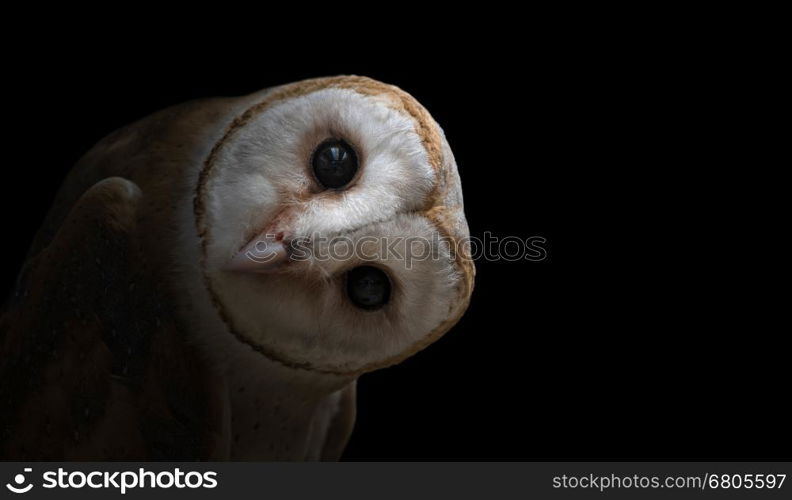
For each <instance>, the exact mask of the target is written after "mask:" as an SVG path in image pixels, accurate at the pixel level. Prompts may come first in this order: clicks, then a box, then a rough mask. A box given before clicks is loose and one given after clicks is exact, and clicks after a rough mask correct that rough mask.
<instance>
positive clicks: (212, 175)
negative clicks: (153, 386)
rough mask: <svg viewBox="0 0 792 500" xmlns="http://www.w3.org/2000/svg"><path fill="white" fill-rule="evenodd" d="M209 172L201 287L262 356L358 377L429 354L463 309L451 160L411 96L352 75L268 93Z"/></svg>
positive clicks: (468, 276)
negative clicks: (422, 351) (428, 348)
mask: <svg viewBox="0 0 792 500" xmlns="http://www.w3.org/2000/svg"><path fill="white" fill-rule="evenodd" d="M201 168H202V170H201V172H200V175H199V178H198V188H197V191H196V194H195V199H194V215H195V221H196V226H197V227H196V228H197V232H198V237H199V242H200V247H201V252H200V258H201V260H202V263H201V264H202V265H201V267H200V268H201V270H202V272H203V280H204V283H205V285H206V288H207V290H208V291H209V293H210V295H211V298H212V303H213V306H214V307H215V308H216V309H217V312H218V314H219V315H220V317H221V318H222V320H223V321H224V322H225V324H226V325H227V327H228V329H229V330H230V331H231V332H232V333H233V335H234V336H236V338H237V339H238V340H239V341H240V342H243V343H245V344H247V345H248V346H250V347H252V348H253V349H254V350H256V351H258V352H259V353H261V354H262V355H263V356H266V357H268V358H270V359H272V360H274V361H277V362H279V363H281V364H284V365H287V366H290V367H294V368H299V369H305V370H312V371H316V372H322V373H332V374H339V375H344V374H359V373H363V372H366V371H370V370H373V369H376V368H379V367H383V366H388V365H391V364H394V363H397V362H399V361H401V360H402V359H404V358H406V357H408V356H410V355H411V354H413V353H415V352H416V351H418V350H420V349H422V348H424V347H425V346H427V345H428V344H430V343H431V342H433V341H434V340H436V339H437V338H439V337H440V336H441V335H442V334H444V333H445V332H446V331H447V330H448V329H449V328H451V326H452V325H453V324H455V323H456V321H457V320H458V319H459V318H460V316H461V315H462V313H463V312H464V310H465V308H466V307H467V304H468V301H469V298H470V294H471V291H472V287H473V277H474V267H473V264H472V262H471V260H470V258H469V257H468V254H467V252H466V247H467V245H466V240H467V238H468V228H467V222H466V221H465V216H464V213H463V203H462V191H461V186H460V180H459V176H458V173H457V167H456V163H455V161H454V157H453V155H452V153H451V150H450V148H449V146H448V144H447V142H446V139H445V136H444V134H443V131H442V130H441V128H440V127H439V126H438V125H437V123H435V121H434V120H433V119H432V117H431V116H430V115H429V113H428V112H427V111H426V110H425V109H424V108H423V107H422V106H421V105H420V104H419V103H418V102H417V101H416V100H415V99H414V98H413V97H411V96H410V95H409V94H407V93H405V92H404V91H402V90H400V89H398V88H396V87H393V86H391V85H386V84H383V83H380V82H377V81H374V80H371V79H368V78H362V77H347V76H345V77H334V78H321V79H314V80H306V81H302V82H298V83H294V84H290V85H286V86H282V87H276V88H273V89H271V90H269V91H266V92H265V93H263V94H261V95H260V98H258V99H256V101H255V102H254V103H253V104H252V105H251V106H249V107H247V108H246V109H245V110H243V111H242V112H241V113H240V114H239V115H238V116H237V117H236V118H235V119H234V120H233V122H232V123H231V124H230V125H229V127H228V128H227V129H226V130H225V132H224V134H222V137H221V138H220V139H219V141H217V142H216V144H214V146H213V147H212V148H211V151H210V153H209V155H208V157H207V158H206V160H205V162H204V163H203V165H202V166H201Z"/></svg>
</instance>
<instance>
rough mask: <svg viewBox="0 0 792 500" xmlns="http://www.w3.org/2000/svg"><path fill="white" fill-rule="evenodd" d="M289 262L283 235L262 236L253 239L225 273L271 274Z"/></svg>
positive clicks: (231, 262)
mask: <svg viewBox="0 0 792 500" xmlns="http://www.w3.org/2000/svg"><path fill="white" fill-rule="evenodd" d="M288 260H289V251H288V246H287V244H285V243H284V242H283V233H280V234H278V235H273V234H262V235H259V236H256V237H255V238H253V240H252V241H251V242H250V243H248V244H247V245H245V247H244V248H243V249H242V250H240V251H239V253H237V254H236V255H235V256H234V258H233V259H231V261H230V262H229V263H228V265H227V266H226V267H225V270H226V271H240V272H247V273H267V272H271V271H273V270H275V269H277V268H279V267H281V266H282V265H283V264H285V263H286V262H287V261H288Z"/></svg>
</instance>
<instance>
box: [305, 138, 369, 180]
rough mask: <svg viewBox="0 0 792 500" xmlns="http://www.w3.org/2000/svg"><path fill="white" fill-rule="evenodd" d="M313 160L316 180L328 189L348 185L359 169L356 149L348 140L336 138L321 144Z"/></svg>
mask: <svg viewBox="0 0 792 500" xmlns="http://www.w3.org/2000/svg"><path fill="white" fill-rule="evenodd" d="M311 162H312V164H313V170H314V175H315V176H316V180H318V181H319V183H320V184H321V185H322V186H324V187H325V188H328V189H338V188H341V187H344V186H346V185H347V184H349V181H351V180H352V178H353V177H355V173H356V172H357V169H358V159H357V155H356V154H355V150H353V149H352V148H351V147H350V146H349V144H347V143H346V142H344V141H341V140H336V139H331V140H328V141H325V142H323V143H322V144H320V145H319V147H318V148H316V151H314V154H313V158H312V159H311Z"/></svg>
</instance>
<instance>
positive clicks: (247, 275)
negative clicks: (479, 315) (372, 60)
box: [0, 76, 474, 460]
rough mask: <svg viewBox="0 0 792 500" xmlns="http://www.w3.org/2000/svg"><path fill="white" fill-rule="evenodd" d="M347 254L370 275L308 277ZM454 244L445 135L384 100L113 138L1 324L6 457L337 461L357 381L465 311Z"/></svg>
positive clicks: (208, 116) (281, 97)
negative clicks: (416, 242) (409, 256)
mask: <svg viewBox="0 0 792 500" xmlns="http://www.w3.org/2000/svg"><path fill="white" fill-rule="evenodd" d="M317 236H318V237H317ZM340 237H343V239H345V241H346V242H347V244H352V245H354V246H359V247H360V248H359V250H366V251H365V252H363V251H361V252H360V254H364V255H358V253H357V252H353V253H352V254H351V255H347V254H345V255H343V256H339V255H336V254H332V255H329V256H327V255H324V256H323V258H321V259H320V258H318V257H317V255H318V253H317V252H316V250H317V249H321V248H325V249H327V248H329V247H328V245H329V243H326V242H327V241H330V240H332V239H333V238H336V240H338V239H340ZM467 237H468V228H467V223H466V220H465V216H464V213H463V203H462V192H461V186H460V180H459V176H458V173H457V168H456V163H455V160H454V157H453V155H452V153H451V150H450V148H449V145H448V143H447V141H446V139H445V136H444V134H443V131H442V130H441V128H440V127H439V126H438V125H437V124H436V123H435V121H434V120H433V119H432V117H431V116H430V115H429V113H428V112H427V111H426V110H425V109H424V108H423V107H422V106H421V105H420V104H419V103H418V102H417V101H416V100H415V99H414V98H413V97H411V96H410V95H409V94H407V93H406V92H404V91H402V90H400V89H398V88H397V87H394V86H391V85H386V84H383V83H380V82H378V81H375V80H371V79H368V78H365V77H357V76H341V77H330V78H319V79H312V80H305V81H301V82H297V83H292V84H288V85H283V86H279V87H274V88H270V89H266V90H263V91H261V92H257V93H254V94H252V95H248V96H244V97H238V98H217V99H207V100H199V101H194V102H189V103H186V104H182V105H179V106H176V107H172V108H169V109H166V110H164V111H161V112H158V113H155V114H154V115H151V116H149V117H147V118H144V119H142V120H140V121H138V122H136V123H133V124H131V125H129V126H127V127H125V128H122V129H120V130H118V131H116V132H114V133H112V134H111V135H109V136H108V137H106V138H104V139H103V140H102V141H100V142H99V143H98V144H97V145H96V146H95V147H94V148H93V149H92V150H91V151H89V152H88V153H87V154H86V155H85V156H84V157H83V158H81V160H80V161H79V162H78V164H77V165H76V167H75V168H74V169H73V170H72V172H71V173H70V174H69V175H68V177H67V179H66V181H65V182H64V185H63V187H62V188H61V190H60V192H59V193H58V195H57V198H56V200H55V202H54V205H53V208H52V210H51V212H50V214H49V215H48V217H47V219H46V221H45V223H44V225H43V227H42V228H41V230H40V231H39V233H38V235H37V236H36V238H35V240H34V242H33V245H32V248H31V250H30V253H29V255H28V259H27V261H26V264H25V266H24V268H23V270H22V272H21V274H20V278H19V281H18V284H17V287H16V290H15V293H14V296H13V297H11V298H10V300H9V301H8V303H7V304H6V306H5V308H4V312H3V315H2V318H1V319H0V334H1V335H2V346H1V351H0V354H1V356H2V358H1V359H0V377H2V378H1V380H2V381H1V382H0V424H2V428H1V429H2V431H1V432H2V434H0V450H1V451H0V457H2V458H4V459H16V460H27V459H50V460H59V459H92V460H105V459H127V460H141V459H173V460H176V459H180V460H195V459H211V460H227V459H230V460H335V459H338V458H339V457H340V455H341V453H342V451H343V450H344V447H345V445H346V442H347V440H348V438H349V436H350V433H351V431H352V428H353V424H354V417H355V384H356V380H357V378H358V377H359V376H360V375H362V374H364V373H366V372H370V371H372V370H376V369H379V368H383V367H387V366H391V365H394V364H396V363H398V362H400V361H402V360H404V359H405V358H407V357H409V356H411V355H412V354H414V353H416V352H417V351H419V350H421V349H423V348H424V347H426V346H427V345H429V344H430V343H432V342H433V341H435V340H436V339H438V338H439V337H440V336H441V335H443V334H444V333H445V332H446V331H448V330H449V328H451V327H452V326H453V325H454V324H455V323H456V322H457V321H458V319H459V318H460V316H461V315H462V314H463V312H464V311H465V309H466V307H467V305H468V302H469V298H470V294H471V291H472V288H473V279H474V267H473V264H472V262H471V260H470V259H469V258H468V254H467V253H466V252H465V251H464V249H465V245H464V243H463V242H464V240H465V239H466V238H467ZM416 238H420V239H421V241H424V242H425V241H430V242H432V243H431V245H430V252H429V253H428V254H427V255H426V256H424V257H426V258H422V259H416V260H415V261H414V262H406V259H405V258H404V255H405V252H406V251H408V250H409V249H408V248H407V245H409V244H411V243H409V242H410V241H412V239H416ZM320 240H321V241H320ZM322 241H324V242H325V243H322ZM382 241H387V242H388V243H387V245H381V244H380V242H382ZM295 242H301V247H300V248H302V250H305V249H306V248H310V249H312V250H313V252H314V253H310V252H308V253H306V252H303V258H301V259H295V258H293V257H294V253H295V249H296V248H298V246H297V245H296V244H295ZM358 243H360V245H357V244H358ZM310 245H314V246H310ZM322 245H324V246H322ZM387 246H390V247H392V248H391V249H392V250H394V251H392V252H391V251H390V250H389V251H385V250H386V247H387ZM399 250H401V251H402V252H401V253H400V252H399Z"/></svg>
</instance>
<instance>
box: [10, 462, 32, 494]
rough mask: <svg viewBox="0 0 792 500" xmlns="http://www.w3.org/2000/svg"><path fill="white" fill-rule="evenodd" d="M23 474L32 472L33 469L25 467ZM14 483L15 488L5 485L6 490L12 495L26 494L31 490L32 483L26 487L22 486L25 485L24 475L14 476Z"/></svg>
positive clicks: (11, 485)
mask: <svg viewBox="0 0 792 500" xmlns="http://www.w3.org/2000/svg"><path fill="white" fill-rule="evenodd" d="M24 472H33V469H31V468H30V467H25V469H24ZM14 482H15V483H16V484H17V486H14V485H13V484H11V483H6V488H8V491H11V492H12V493H27V492H28V491H30V490H31V489H32V488H33V484H32V483H31V484H28V485H27V486H22V485H23V484H24V483H25V475H24V474H17V475H16V476H14Z"/></svg>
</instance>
